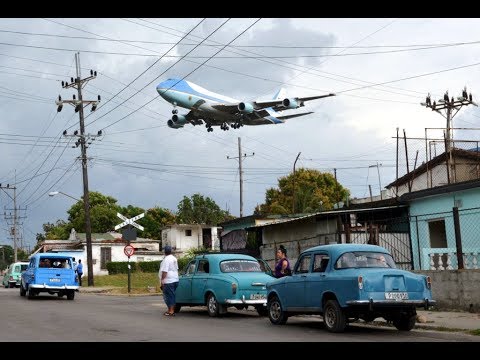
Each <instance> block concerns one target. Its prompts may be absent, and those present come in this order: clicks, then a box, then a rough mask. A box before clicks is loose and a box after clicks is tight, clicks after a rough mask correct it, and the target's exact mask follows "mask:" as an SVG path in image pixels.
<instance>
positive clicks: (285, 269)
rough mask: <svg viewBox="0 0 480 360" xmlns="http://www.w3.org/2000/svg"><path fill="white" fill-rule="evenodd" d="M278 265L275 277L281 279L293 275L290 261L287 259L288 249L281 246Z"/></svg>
mask: <svg viewBox="0 0 480 360" xmlns="http://www.w3.org/2000/svg"><path fill="white" fill-rule="evenodd" d="M277 259H278V261H277V264H276V265H275V277H276V278H281V277H284V276H287V275H291V274H292V270H291V269H290V261H289V260H288V258H287V249H285V247H284V246H283V245H280V246H279V248H278V250H277Z"/></svg>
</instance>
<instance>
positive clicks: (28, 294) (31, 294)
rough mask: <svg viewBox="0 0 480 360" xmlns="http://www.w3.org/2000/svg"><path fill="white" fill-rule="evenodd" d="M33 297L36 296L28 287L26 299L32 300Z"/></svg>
mask: <svg viewBox="0 0 480 360" xmlns="http://www.w3.org/2000/svg"><path fill="white" fill-rule="evenodd" d="M35 295H36V292H35V290H33V289H30V287H28V289H27V296H28V298H29V299H33V298H34V297H35Z"/></svg>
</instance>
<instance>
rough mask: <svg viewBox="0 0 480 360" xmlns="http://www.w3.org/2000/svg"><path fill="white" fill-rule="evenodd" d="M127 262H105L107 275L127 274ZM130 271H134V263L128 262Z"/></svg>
mask: <svg viewBox="0 0 480 360" xmlns="http://www.w3.org/2000/svg"><path fill="white" fill-rule="evenodd" d="M127 265H128V262H127V261H111V262H108V263H107V270H108V274H109V275H114V274H128V266H127ZM130 265H131V271H132V272H133V271H135V269H136V263H134V262H130Z"/></svg>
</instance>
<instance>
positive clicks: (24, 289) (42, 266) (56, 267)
mask: <svg viewBox="0 0 480 360" xmlns="http://www.w3.org/2000/svg"><path fill="white" fill-rule="evenodd" d="M78 288H79V285H78V279H77V274H75V270H74V268H73V258H72V257H71V256H70V255H66V254H61V253H40V254H35V255H33V256H32V257H31V258H30V262H29V263H28V267H27V269H26V270H25V271H24V272H23V273H22V276H21V280H20V296H25V295H28V298H29V299H33V298H34V297H35V296H36V295H39V294H40V293H48V294H51V295H54V294H57V295H58V297H62V296H65V295H67V299H68V300H73V299H74V298H75V290H78Z"/></svg>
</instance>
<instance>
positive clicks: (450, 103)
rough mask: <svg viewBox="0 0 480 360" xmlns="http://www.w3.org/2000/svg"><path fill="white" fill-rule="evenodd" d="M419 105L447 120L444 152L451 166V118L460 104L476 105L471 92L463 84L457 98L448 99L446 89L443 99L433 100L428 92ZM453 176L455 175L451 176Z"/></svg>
mask: <svg viewBox="0 0 480 360" xmlns="http://www.w3.org/2000/svg"><path fill="white" fill-rule="evenodd" d="M420 105H422V106H425V107H427V108H430V109H432V111H436V112H437V113H439V114H440V115H442V116H443V117H444V118H445V119H446V120H447V127H446V136H445V138H446V141H445V153H446V154H447V156H449V158H450V165H449V166H452V163H453V161H452V153H451V150H452V142H453V135H452V131H451V130H452V120H453V117H454V116H455V115H457V113H458V111H459V110H460V109H461V108H462V106H467V105H474V106H478V105H477V104H476V103H475V102H474V101H473V100H472V93H470V94H468V93H467V87H466V86H465V87H464V88H463V91H462V96H459V97H457V100H455V99H454V97H453V96H452V98H451V99H450V98H449V96H448V90H447V91H445V94H444V95H443V99H440V100H438V102H437V101H435V100H434V101H433V103H432V99H431V96H430V93H429V94H428V95H427V97H426V99H425V102H424V103H423V102H422V103H420ZM442 110H445V111H444V112H443V113H442V112H441V111H442ZM425 161H428V159H425ZM454 171H455V169H453V168H452V171H451V172H450V174H451V175H454V174H453V172H454ZM453 178H455V176H453ZM448 181H449V182H450V176H449V178H448Z"/></svg>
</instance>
